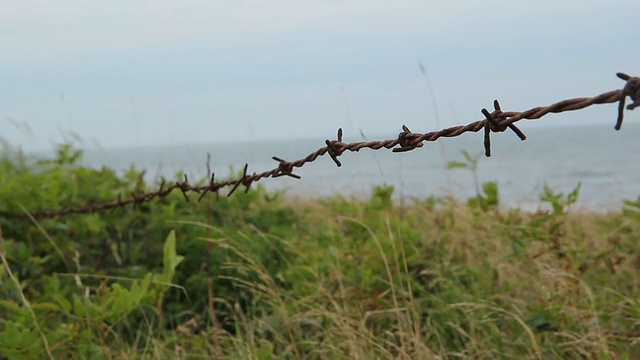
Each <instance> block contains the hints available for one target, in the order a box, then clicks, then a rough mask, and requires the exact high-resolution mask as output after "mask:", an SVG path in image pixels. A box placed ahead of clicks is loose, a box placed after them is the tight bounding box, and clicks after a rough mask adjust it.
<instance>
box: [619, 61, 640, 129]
mask: <svg viewBox="0 0 640 360" xmlns="http://www.w3.org/2000/svg"><path fill="white" fill-rule="evenodd" d="M616 75H617V76H618V77H619V78H620V79H622V80H625V81H626V82H627V84H626V85H625V86H624V88H623V89H622V94H621V96H620V102H619V103H618V120H617V121H616V126H615V129H616V130H620V128H622V119H623V118H624V103H625V101H626V100H627V96H629V97H630V98H631V100H633V103H631V104H629V105H628V106H627V110H633V109H635V108H636V107H638V106H640V78H638V77H631V76H629V75H627V74H625V73H617V74H616Z"/></svg>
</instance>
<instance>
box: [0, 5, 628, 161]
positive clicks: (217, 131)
mask: <svg viewBox="0 0 640 360" xmlns="http://www.w3.org/2000/svg"><path fill="white" fill-rule="evenodd" d="M637 14H640V2H639V1H637V0H634V1H624V0H612V1H606V2H605V1H589V0H579V1H573V0H571V1H561V0H560V1H558V0H555V1H551V0H538V1H531V2H524V1H471V0H446V1H418V0H393V1H391V0H384V1H382V0H365V1H341V0H311V1H302V0H298V1H285V0H282V1H281V0H273V1H271V0H263V1H256V0H247V1H241V0H238V1H233V0H224V1H216V0H213V1H211V0H210V1H188V0H183V1H167V0H153V1H132V0H110V1H86V0H82V1H81V0H58V1H55V2H53V1H30V0H21V1H7V0H5V1H4V2H3V4H2V12H0V48H1V49H2V57H1V58H0V116H1V118H0V121H2V123H3V126H2V129H3V130H2V133H1V134H0V136H1V137H2V138H4V139H6V140H9V141H10V142H12V143H14V144H19V145H21V146H22V147H23V148H25V149H37V148H50V146H51V144H52V143H53V142H57V141H61V140H62V139H63V138H65V137H68V136H69V133H70V132H73V133H75V134H77V135H79V136H80V137H81V138H82V139H84V142H85V145H86V146H93V144H95V143H98V144H100V145H101V146H104V147H112V146H121V145H136V144H174V145H175V144H188V143H202V142H220V141H233V140H234V139H246V140H260V139H270V138H288V137H295V136H301V137H319V138H327V137H333V136H335V132H336V130H337V128H338V127H342V128H344V130H345V140H347V141H353V140H359V139H361V137H360V135H359V132H358V130H359V129H362V131H363V132H364V133H365V134H367V135H368V136H369V137H373V136H374V135H383V136H384V137H385V138H388V137H393V136H395V135H397V133H398V132H399V131H400V127H401V125H402V124H406V125H408V126H409V127H410V128H411V129H412V130H414V131H421V132H424V131H431V130H436V129H438V128H439V127H446V126H452V125H458V124H462V123H468V122H470V121H473V120H477V119H480V118H482V115H481V114H480V110H481V109H482V107H488V108H489V107H490V106H491V104H492V101H493V99H494V98H498V99H499V100H500V101H501V103H502V104H503V109H504V110H524V109H528V108H530V107H534V106H539V105H546V104H549V103H552V102H555V101H558V100H561V99H565V98H570V97H579V96H593V95H596V94H599V93H601V92H605V91H609V90H613V89H616V88H621V87H622V86H623V85H624V83H623V82H622V81H621V80H619V79H617V78H616V77H615V73H616V72H618V71H622V72H627V73H629V74H631V75H639V74H640V68H639V67H638V63H639V61H638V59H640V47H638V46H637V41H638V39H637V34H638V28H637V24H638V20H637ZM419 63H421V64H423V65H424V68H425V69H426V71H427V73H428V77H429V80H430V83H431V87H432V89H433V93H434V94H433V95H434V96H435V99H436V103H437V110H438V114H439V119H436V117H435V115H434V114H435V109H434V106H433V103H432V100H431V93H430V91H429V86H428V84H427V82H426V80H425V77H424V76H423V75H422V73H421V72H420V68H419V66H418V64H419ZM615 111H616V107H615V105H609V106H600V107H599V108H591V109H589V110H585V111H581V112H579V113H577V114H568V115H565V114H563V115H558V116H553V117H549V118H545V119H544V120H542V121H539V122H536V123H535V124H533V123H532V124H530V125H528V126H544V125H543V124H557V123H580V122H584V123H594V122H607V121H608V122H610V123H611V126H613V122H614V121H615ZM628 117H630V118H631V119H633V117H637V114H633V113H630V114H629V115H628ZM438 125H439V126H438ZM27 127H28V128H29V129H30V130H26V128H27ZM525 131H526V128H525ZM377 137H379V136H377Z"/></svg>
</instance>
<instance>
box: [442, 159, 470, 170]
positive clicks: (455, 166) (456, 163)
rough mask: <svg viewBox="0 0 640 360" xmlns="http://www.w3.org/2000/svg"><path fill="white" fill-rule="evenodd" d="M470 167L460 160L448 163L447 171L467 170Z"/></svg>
mask: <svg viewBox="0 0 640 360" xmlns="http://www.w3.org/2000/svg"><path fill="white" fill-rule="evenodd" d="M468 167H469V165H468V164H467V163H465V162H462V161H458V160H451V161H447V169H466V168H468Z"/></svg>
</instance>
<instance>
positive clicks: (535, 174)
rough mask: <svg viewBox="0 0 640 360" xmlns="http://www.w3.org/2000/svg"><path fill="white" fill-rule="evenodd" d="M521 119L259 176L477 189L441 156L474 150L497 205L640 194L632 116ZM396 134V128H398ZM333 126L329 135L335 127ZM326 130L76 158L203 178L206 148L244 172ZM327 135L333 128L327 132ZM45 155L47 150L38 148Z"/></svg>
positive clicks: (220, 168) (596, 202) (151, 173)
mask: <svg viewBox="0 0 640 360" xmlns="http://www.w3.org/2000/svg"><path fill="white" fill-rule="evenodd" d="M520 124H522V125H521V126H520V127H521V129H522V130H523V131H524V132H525V133H526V134H527V140H525V141H520V140H519V139H518V138H517V137H516V136H515V134H513V133H510V132H509V131H506V132H505V133H498V134H492V156H491V157H490V158H486V157H484V155H480V154H484V148H483V134H482V131H480V132H478V133H466V134H463V135H462V136H459V137H455V138H442V139H439V140H438V141H435V142H426V143H425V144H424V146H423V147H422V148H419V149H415V150H413V151H410V152H405V153H393V152H391V150H387V149H381V150H371V149H362V150H360V151H359V152H358V153H350V152H347V153H345V154H343V155H342V156H341V157H340V161H341V162H342V164H343V166H342V167H337V166H336V165H335V163H334V162H333V161H332V160H331V158H330V157H329V156H323V157H320V158H318V159H317V160H316V161H315V162H313V163H308V164H306V165H305V166H304V167H302V168H297V169H295V171H294V173H295V174H297V175H300V176H301V177H302V178H301V179H300V180H296V179H292V178H289V177H281V178H277V179H263V180H261V181H259V182H258V184H262V185H264V186H265V187H266V189H267V190H270V191H278V190H283V191H284V193H285V195H286V196H296V197H324V196H330V195H335V194H338V195H343V196H354V197H366V196H368V195H369V194H370V193H371V190H372V188H373V187H374V186H377V185H387V186H394V188H395V192H394V196H395V197H396V198H401V197H402V198H405V199H407V198H426V197H430V196H448V195H451V196H455V197H458V198H461V199H464V198H468V197H471V196H474V195H475V191H476V190H475V185H474V175H473V174H472V173H471V172H470V171H469V170H465V169H450V170H447V162H449V161H452V160H463V156H462V153H461V151H462V150H464V151H467V152H468V153H470V154H471V155H472V156H478V155H480V157H479V160H478V169H477V173H476V175H477V178H478V181H479V182H480V183H482V182H485V181H495V182H497V183H498V188H499V191H500V202H501V206H504V207H520V208H523V209H525V210H535V209H537V208H538V207H540V205H541V201H540V200H539V197H540V194H542V192H543V189H544V185H545V184H547V185H548V186H549V187H551V188H552V189H553V190H554V191H556V192H563V193H567V192H569V191H571V190H572V189H574V188H575V187H576V186H577V185H578V184H579V183H580V184H581V189H580V195H579V198H578V203H577V206H578V207H580V208H588V209H592V210H613V209H618V208H620V207H621V206H622V201H623V200H624V199H631V200H635V199H636V198H637V197H638V196H639V195H640V164H638V161H637V160H636V158H635V155H636V154H638V153H640V142H638V141H637V139H638V135H640V126H638V125H637V124H633V123H631V122H630V121H627V123H625V124H624V126H623V128H622V130H620V131H615V130H614V129H613V126H612V125H611V124H608V123H607V124H606V125H583V126H571V127H563V126H553V127H548V126H546V127H545V126H535V125H536V124H535V123H530V124H526V126H524V123H520ZM396 135H397V134H396ZM396 135H394V134H390V136H387V137H384V136H367V137H366V139H365V138H363V137H362V136H360V135H358V136H353V137H348V136H345V138H344V139H343V140H344V141H345V142H354V141H364V140H367V141H371V140H384V139H390V138H393V137H394V136H396ZM334 136H335V135H334ZM325 139H326V138H320V137H317V138H308V139H289V140H275V141H253V142H234V143H231V142H230V143H214V144H184V143H183V144H168V145H161V146H129V147H121V148H108V149H105V148H100V147H96V146H94V147H86V148H83V151H84V155H83V159H82V161H81V163H82V164H83V165H86V166H90V167H96V168H99V167H102V166H107V167H110V168H114V169H116V170H119V171H124V170H126V169H128V168H130V167H131V166H132V165H133V166H135V167H136V168H137V169H144V170H146V172H145V179H146V180H147V181H148V182H149V183H150V184H154V183H159V182H160V181H161V179H162V177H165V178H167V179H175V174H176V173H177V172H179V171H183V172H184V173H185V174H187V176H188V177H189V179H190V181H197V180H202V179H205V178H208V177H209V175H208V174H207V154H210V156H211V158H210V161H209V164H210V168H211V171H213V172H215V174H216V178H218V179H221V178H225V177H229V176H231V175H234V174H237V173H238V172H239V171H241V170H242V168H243V167H244V164H245V163H246V164H248V172H249V173H253V172H262V171H265V170H270V169H272V168H275V167H276V166H277V162H276V161H274V160H272V159H271V157H272V156H278V157H280V158H283V159H285V160H289V161H291V160H296V159H300V158H303V157H305V156H307V155H308V154H309V153H311V152H313V151H315V150H317V149H318V148H321V147H323V146H324V140H325ZM329 139H333V137H329ZM38 155H39V156H42V155H43V153H39V154H38Z"/></svg>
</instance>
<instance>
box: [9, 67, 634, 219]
mask: <svg viewBox="0 0 640 360" xmlns="http://www.w3.org/2000/svg"><path fill="white" fill-rule="evenodd" d="M617 76H618V77H619V78H620V79H622V80H625V81H626V85H625V86H624V88H623V89H622V90H613V91H609V92H606V93H603V94H600V95H598V96H595V97H591V98H588V97H585V98H574V99H568V100H563V101H559V102H557V103H554V104H551V105H548V106H540V107H536V108H532V109H529V110H526V111H523V112H516V111H502V110H501V107H500V104H499V103H498V100H495V101H494V103H493V108H494V110H493V112H489V111H488V110H487V109H482V111H481V112H482V114H483V115H484V116H485V118H484V119H481V120H477V121H474V122H472V123H469V124H467V125H460V126H454V127H450V128H446V129H442V130H439V131H433V132H428V133H414V132H411V131H410V130H409V128H408V127H406V126H404V125H403V126H402V132H401V133H400V134H399V135H398V137H397V138H395V139H389V140H379V141H365V142H352V143H344V142H342V129H339V130H338V136H337V139H336V140H328V139H327V140H326V141H325V145H326V146H324V147H321V148H319V149H318V150H316V151H314V152H312V153H311V154H309V155H307V156H306V157H304V158H302V159H298V160H295V161H286V160H284V159H281V158H279V157H276V156H274V157H272V158H273V160H275V161H277V162H278V166H277V167H275V168H273V169H271V170H267V171H264V172H261V173H255V172H254V173H252V174H249V173H248V172H247V171H248V164H245V166H244V170H243V172H242V176H240V177H239V178H235V179H229V180H223V181H216V180H215V174H213V173H212V174H211V177H210V180H209V183H208V184H206V185H192V184H191V183H189V180H188V178H187V176H186V175H185V177H184V180H183V181H181V182H176V183H173V184H171V185H168V186H167V184H166V183H165V182H164V181H163V182H162V184H161V185H160V188H159V189H157V190H154V191H150V192H147V193H143V194H134V193H132V194H130V197H129V198H127V199H122V196H118V199H117V200H112V201H107V202H103V203H94V204H87V205H84V206H69V207H66V208H63V209H56V210H42V209H40V210H29V212H28V213H26V212H23V213H17V212H9V211H0V216H4V217H11V218H28V217H29V215H31V216H33V217H39V218H42V217H55V216H64V215H70V214H82V213H93V212H100V211H105V210H110V209H115V208H124V207H125V206H127V205H133V206H136V205H139V204H141V203H144V202H149V201H151V200H153V199H154V198H157V199H158V201H162V199H164V198H165V197H166V196H167V195H169V194H170V193H172V192H173V191H175V190H179V191H181V192H182V194H183V195H184V198H185V200H186V201H190V198H189V193H193V192H195V193H197V194H199V195H198V198H197V200H198V201H201V200H202V199H203V198H204V197H205V196H206V195H207V194H209V193H214V194H215V196H216V199H217V198H218V197H219V192H220V190H221V189H222V188H225V187H230V188H231V190H230V191H229V192H228V193H227V196H231V195H232V194H233V193H234V192H235V191H236V190H237V189H238V188H239V187H240V185H242V186H244V191H245V192H247V191H249V188H250V187H251V184H253V183H254V182H257V181H259V180H261V179H264V178H277V177H280V176H290V177H293V178H296V179H300V176H298V175H296V174H294V173H293V170H294V168H299V167H302V166H304V165H305V164H307V163H310V162H313V161H315V160H316V159H317V158H318V157H320V156H324V155H325V154H328V155H329V156H330V157H331V159H332V160H333V161H334V162H335V163H336V165H337V166H342V163H341V162H340V160H338V157H339V156H340V155H342V154H343V153H344V152H345V151H351V152H356V151H359V150H361V149H364V148H367V149H372V150H379V149H382V148H385V149H393V152H405V151H411V150H414V149H416V148H419V147H422V146H423V142H424V141H436V140H438V139H440V138H442V137H455V136H460V135H462V134H464V133H466V132H478V131H480V130H484V148H485V155H486V156H491V133H492V132H503V131H505V130H507V129H510V130H511V131H513V132H514V133H515V134H516V135H517V136H518V137H519V138H520V139H521V140H525V139H526V136H525V134H524V133H523V132H522V131H521V130H520V129H519V128H518V127H517V126H516V125H515V123H516V122H518V121H520V120H523V119H529V120H534V119H540V118H541V117H543V116H545V115H547V114H549V113H561V112H565V111H574V110H580V109H584V108H586V107H589V106H591V105H595V104H608V103H615V102H618V103H619V105H618V118H617V120H616V125H615V129H616V130H620V128H621V127H622V120H623V117H624V109H625V101H626V97H627V96H629V97H630V98H631V100H632V101H633V102H632V103H631V104H629V105H627V106H626V109H628V110H633V109H635V108H636V107H638V106H640V78H638V77H631V76H629V75H627V74H624V73H617Z"/></svg>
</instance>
